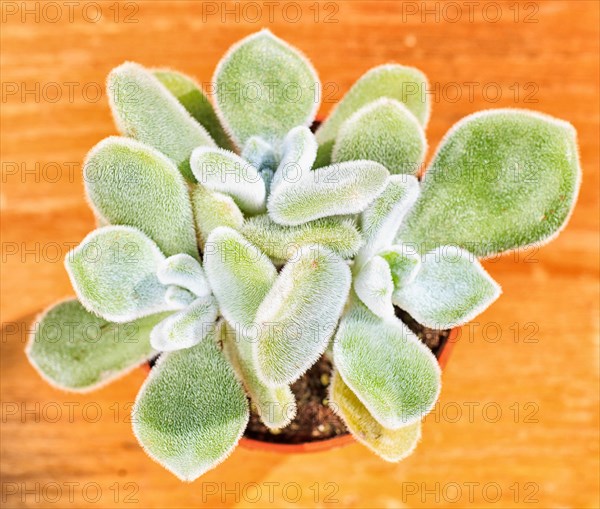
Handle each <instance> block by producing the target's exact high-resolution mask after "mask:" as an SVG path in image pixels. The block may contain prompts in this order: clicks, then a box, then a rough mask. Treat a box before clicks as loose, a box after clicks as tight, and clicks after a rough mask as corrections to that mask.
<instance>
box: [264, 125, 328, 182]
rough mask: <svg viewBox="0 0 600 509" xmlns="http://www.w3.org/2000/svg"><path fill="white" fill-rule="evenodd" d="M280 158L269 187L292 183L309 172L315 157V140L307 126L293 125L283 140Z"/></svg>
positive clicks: (298, 180)
mask: <svg viewBox="0 0 600 509" xmlns="http://www.w3.org/2000/svg"><path fill="white" fill-rule="evenodd" d="M281 152H282V158H281V162H280V163H279V166H278V167H277V171H276V173H275V176H274V177H273V182H272V184H271V189H275V188H276V187H277V186H279V185H280V184H282V183H283V184H291V185H294V184H295V183H297V182H300V180H302V178H303V177H304V176H305V175H307V174H308V172H310V170H311V168H312V165H313V163H314V162H315V158H316V157H317V140H316V139H315V135H314V134H313V133H312V132H311V131H310V129H309V128H308V127H305V126H299V127H294V129H292V130H291V131H290V132H289V133H288V134H287V136H286V137H285V139H284V140H283V147H282V150H281Z"/></svg>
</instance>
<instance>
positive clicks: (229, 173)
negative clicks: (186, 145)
mask: <svg viewBox="0 0 600 509" xmlns="http://www.w3.org/2000/svg"><path fill="white" fill-rule="evenodd" d="M190 165H191V167H192V172H193V173H194V176H195V177H196V179H198V182H199V183H200V184H201V185H203V186H205V187H207V188H208V189H210V190H212V191H218V192H220V193H225V194H228V195H229V196H231V197H232V198H233V200H234V201H235V203H236V204H237V205H238V207H239V208H240V209H241V210H243V211H244V212H246V213H248V214H257V213H260V212H263V211H264V210H265V198H266V188H265V182H264V181H263V179H262V177H261V176H260V173H259V171H258V169H256V168H255V167H254V166H252V165H251V164H250V163H249V162H248V161H245V160H244V159H242V158H241V157H240V156H238V155H236V154H234V153H233V152H229V151H228V150H223V149H220V148H207V147H199V148H197V149H196V150H194V152H193V153H192V157H191V159H190Z"/></svg>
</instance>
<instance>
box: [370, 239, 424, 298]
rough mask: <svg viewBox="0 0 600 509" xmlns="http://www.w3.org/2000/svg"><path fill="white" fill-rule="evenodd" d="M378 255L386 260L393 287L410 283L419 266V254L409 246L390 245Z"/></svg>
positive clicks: (400, 286)
mask: <svg viewBox="0 0 600 509" xmlns="http://www.w3.org/2000/svg"><path fill="white" fill-rule="evenodd" d="M379 256H381V257H382V258H383V259H384V260H385V261H386V262H388V265H389V266H390V271H391V273H392V280H393V282H394V287H395V288H403V287H404V286H406V285H408V284H409V283H411V282H412V281H413V280H414V279H415V277H416V275H417V274H418V272H419V270H420V268H421V256H420V255H419V254H418V253H417V252H416V251H415V250H414V249H413V248H411V247H409V246H404V245H402V246H391V247H390V248H389V249H386V250H384V251H381V252H380V253H379Z"/></svg>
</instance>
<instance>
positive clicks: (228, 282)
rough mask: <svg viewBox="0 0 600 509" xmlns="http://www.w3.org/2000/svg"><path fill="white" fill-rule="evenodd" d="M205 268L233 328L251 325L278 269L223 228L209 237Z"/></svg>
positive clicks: (206, 247) (220, 306)
mask: <svg viewBox="0 0 600 509" xmlns="http://www.w3.org/2000/svg"><path fill="white" fill-rule="evenodd" d="M204 269H205V271H206V276H207V277H208V281H209V283H210V286H211V288H212V290H213V293H214V295H215V297H216V298H217V301H218V302H219V308H220V310H221V313H222V315H223V316H224V317H225V319H226V320H227V321H228V322H229V323H230V324H231V325H233V326H236V327H238V326H240V327H246V326H248V325H249V324H252V322H253V321H254V315H255V314H256V310H257V309H258V306H259V305H260V303H261V302H262V301H263V299H264V297H265V295H267V292H268V291H269V290H270V289H271V286H272V285H273V282H274V281H275V278H276V277H277V269H276V268H275V266H274V265H273V263H272V262H271V260H269V258H267V256H265V255H264V254H263V253H262V252H261V251H260V250H259V249H258V248H257V247H255V246H254V245H252V244H251V243H250V242H248V241H247V240H246V239H245V238H244V237H242V236H241V235H240V234H239V233H237V232H236V231H234V230H232V229H231V228H225V227H222V228H217V229H215V230H214V231H213V232H212V233H211V234H210V236H209V237H208V241H207V242H206V246H205V251H204ZM236 332H239V331H236Z"/></svg>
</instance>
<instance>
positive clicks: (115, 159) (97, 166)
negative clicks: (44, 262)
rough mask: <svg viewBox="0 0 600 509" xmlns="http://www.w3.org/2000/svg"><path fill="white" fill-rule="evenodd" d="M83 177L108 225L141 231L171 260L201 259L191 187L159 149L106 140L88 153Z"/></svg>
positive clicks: (101, 215)
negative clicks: (183, 257) (183, 255)
mask: <svg viewBox="0 0 600 509" xmlns="http://www.w3.org/2000/svg"><path fill="white" fill-rule="evenodd" d="M83 177H84V178H83V180H84V182H85V188H86V192H87V195H88V197H89V199H90V201H91V203H92V205H93V206H94V209H95V211H96V213H97V215H98V216H100V217H101V218H103V220H104V221H106V222H108V223H109V224H122V225H127V226H134V227H136V228H138V229H139V230H141V231H142V232H144V233H145V234H146V235H148V237H150V238H151V239H152V240H154V242H156V244H157V245H158V247H159V248H160V249H161V251H162V252H163V253H164V254H166V255H167V256H169V255H174V254H177V253H187V254H189V255H192V256H194V257H196V258H197V257H198V247H197V246H196V237H195V232H194V221H193V216H192V206H191V204H190V198H189V194H188V190H187V185H186V183H185V180H184V179H183V177H182V176H181V174H180V173H179V171H178V170H177V168H176V167H175V165H174V164H173V162H172V161H171V160H170V159H168V158H167V157H166V156H164V155H163V154H161V153H160V152H159V151H158V150H156V149H153V148H152V147H149V146H147V145H144V144H143V143H139V142H137V141H134V140H131V139H128V138H118V137H110V138H107V139H105V140H103V141H101V142H100V143H98V144H97V145H96V146H95V147H94V148H93V149H92V150H91V151H90V153H89V154H88V156H87V159H86V161H85V165H84V169H83Z"/></svg>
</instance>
